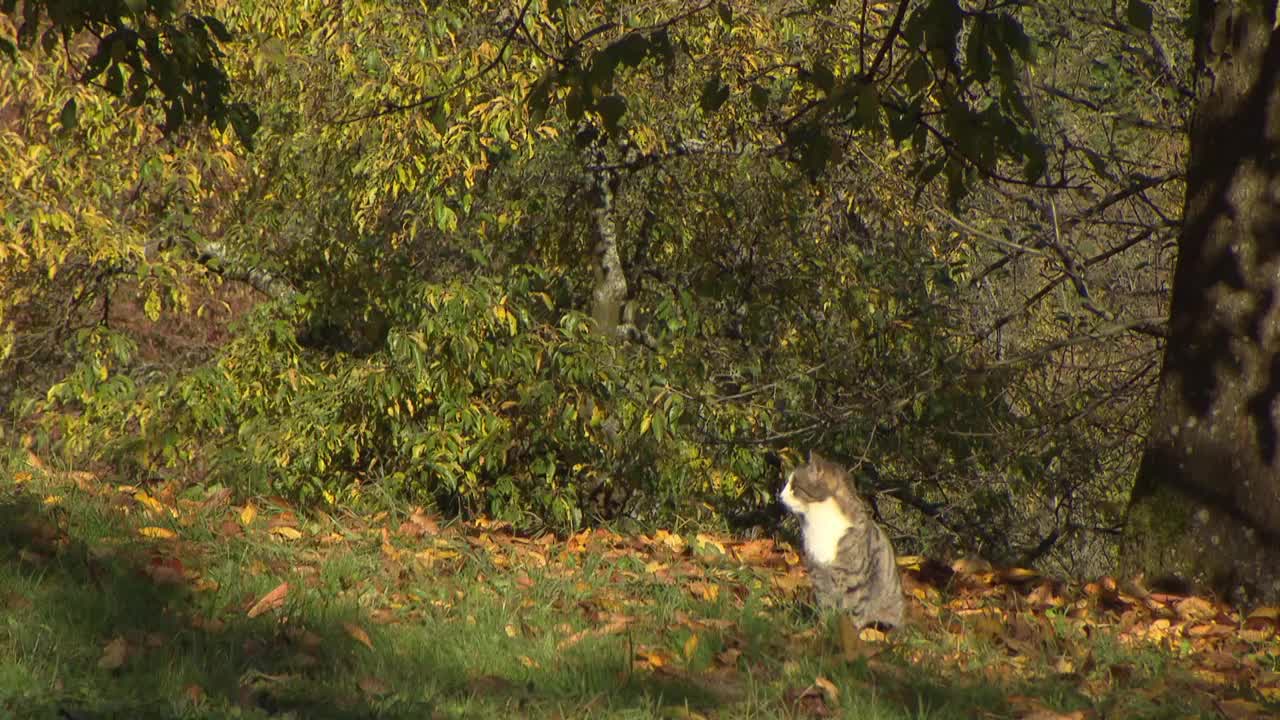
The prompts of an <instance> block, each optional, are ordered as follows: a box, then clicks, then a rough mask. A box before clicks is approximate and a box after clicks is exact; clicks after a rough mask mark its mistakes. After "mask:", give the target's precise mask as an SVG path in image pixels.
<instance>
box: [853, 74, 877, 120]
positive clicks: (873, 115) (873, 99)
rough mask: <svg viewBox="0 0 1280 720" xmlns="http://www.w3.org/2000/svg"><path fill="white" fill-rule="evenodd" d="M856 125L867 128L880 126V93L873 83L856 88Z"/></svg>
mask: <svg viewBox="0 0 1280 720" xmlns="http://www.w3.org/2000/svg"><path fill="white" fill-rule="evenodd" d="M857 120H858V125H859V126H861V127H864V128H868V129H877V128H879V127H880V93H879V92H877V91H876V86H875V85H874V84H873V83H863V84H862V85H861V86H860V87H859V88H858V114H857Z"/></svg>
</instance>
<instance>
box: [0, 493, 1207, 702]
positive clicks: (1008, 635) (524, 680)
mask: <svg viewBox="0 0 1280 720" xmlns="http://www.w3.org/2000/svg"><path fill="white" fill-rule="evenodd" d="M22 479H23V482H22V483H21V484H17V485H15V484H13V483H12V482H10V481H9V480H8V479H6V480H4V481H0V482H3V484H0V538H2V539H3V541H4V542H3V545H0V716H3V717H10V716H13V717H19V718H23V717H31V718H42V717H56V716H57V714H58V713H59V712H64V713H68V714H70V715H71V716H72V717H81V716H84V717H93V718H99V717H166V718H168V717H173V718H186V717H191V718H195V717H201V718H204V717H215V718H216V717H299V718H310V717H321V718H327V717H334V718H345V717H351V718H356V717H388V718H463V717H467V718H471V717H533V718H561V717H588V716H589V717H603V718H658V717H664V718H700V717H706V718H713V717H718V718H791V717H810V716H817V715H820V714H822V713H827V714H829V715H830V716H835V717H857V718H868V719H870V720H890V719H897V718H911V719H913V720H916V719H921V718H927V719H941V718H970V717H975V716H983V717H993V718H1001V717H1007V718H1015V717H1022V716H1025V715H1027V714H1028V713H1030V712H1032V711H1033V710H1034V711H1042V712H1046V713H1047V712H1055V713H1059V714H1060V716H1061V717H1064V718H1070V717H1077V716H1075V715H1073V714H1072V713H1076V712H1081V713H1084V712H1088V713H1092V714H1091V715H1079V716H1078V717H1101V716H1106V717H1126V718H1162V717H1195V716H1198V715H1199V716H1204V717H1212V716H1213V715H1212V708H1213V706H1212V702H1211V701H1212V699H1213V697H1212V695H1211V694H1209V693H1206V692H1205V691H1204V690H1203V688H1199V687H1198V686H1196V685H1195V683H1194V681H1193V679H1192V677H1191V675H1190V673H1189V672H1188V668H1187V666H1186V663H1185V662H1183V660H1185V659H1180V658H1179V657H1177V655H1176V654H1171V653H1169V652H1165V651H1160V650H1158V649H1155V648H1152V647H1151V646H1136V647H1135V646H1132V645H1127V644H1124V643H1120V642H1118V641H1116V640H1115V638H1114V637H1113V636H1112V635H1110V634H1108V633H1106V632H1094V633H1091V634H1090V635H1089V636H1088V637H1086V636H1085V634H1084V633H1083V632H1081V631H1079V628H1078V625H1073V624H1072V623H1073V622H1076V621H1068V619H1067V618H1066V617H1065V616H1062V615H1061V614H1060V613H1059V614H1057V615H1054V613H1052V612H1051V613H1050V615H1053V617H1048V618H1042V620H1041V621H1038V622H1040V624H1038V625H1036V628H1037V629H1036V631H1035V633H1034V634H1030V635H1027V637H1025V638H1021V636H1019V635H1018V633H1017V632H1014V631H1013V630H1011V629H1009V628H1011V627H1013V626H1012V625H1008V624H1002V623H1001V622H996V623H994V624H993V622H992V621H990V620H980V619H978V618H979V616H978V615H973V614H963V613H953V612H951V611H950V610H949V609H947V607H946V606H945V603H946V602H947V596H946V595H945V588H944V595H942V596H940V597H938V598H937V599H935V600H932V601H930V602H931V603H934V604H933V605H931V606H930V607H931V608H932V610H931V611H930V612H925V611H924V609H923V608H922V607H921V606H919V605H918V604H917V610H918V612H917V613H916V618H915V622H914V623H913V625H912V626H911V627H908V628H905V629H901V630H898V631H895V632H894V633H891V636H890V640H891V642H888V643H882V642H868V643H863V644H860V645H858V646H856V647H848V646H847V643H845V642H842V641H840V640H839V639H838V636H839V632H838V623H837V622H835V621H834V620H833V619H832V618H828V617H823V616H821V615H819V614H817V613H815V612H814V611H813V609H812V608H811V607H810V606H808V604H807V603H808V600H807V594H806V591H805V590H804V589H803V588H800V589H799V590H798V591H795V592H793V591H791V590H788V589H787V586H786V585H785V584H783V585H778V584H777V583H775V582H774V579H775V577H776V576H777V574H778V573H780V572H785V571H786V568H785V567H777V566H775V565H776V564H777V563H782V562H783V560H782V558H784V557H785V556H784V555H783V554H780V553H777V552H776V551H772V552H773V553H774V554H773V555H771V556H770V557H771V558H772V559H771V560H770V562H773V563H775V565H768V564H767V563H766V564H758V563H757V564H753V563H749V562H745V561H739V560H738V559H735V558H734V557H733V556H731V555H726V554H725V551H724V548H723V547H721V548H716V547H715V546H714V543H711V544H707V543H703V544H699V542H698V541H695V540H693V538H692V535H690V536H689V537H683V536H682V537H675V536H661V535H657V534H653V533H650V534H649V535H628V536H619V535H613V534H610V533H606V534H603V535H600V536H598V539H599V540H600V541H599V542H596V541H595V540H592V539H591V537H587V536H584V537H586V539H582V538H578V539H575V540H570V541H568V542H566V540H565V539H564V538H560V539H555V538H542V539H532V538H530V539H522V538H516V537H512V536H511V535H510V534H509V533H507V532H505V531H504V530H503V529H501V528H494V527H479V526H461V525H455V526H453V527H447V526H446V527H445V528H443V529H441V528H439V527H432V528H431V531H430V532H427V531H416V530H414V529H413V528H412V527H409V528H408V530H405V529H404V528H401V524H402V523H405V522H406V521H407V520H409V519H410V515H409V513H408V512H407V510H404V509H400V510H398V511H384V512H382V513H377V514H368V515H361V516H358V517H357V516H336V517H329V516H325V515H317V516H314V517H312V518H310V519H308V518H306V517H299V513H297V511H296V510H292V509H288V508H284V507H282V506H280V505H278V504H275V503H273V502H271V501H270V500H267V499H262V498H258V499H252V500H248V501H245V500H237V501H235V502H232V501H231V499H230V498H229V497H227V496H226V495H225V494H223V495H220V494H218V493H213V494H212V495H213V498H214V500H213V501H210V500H209V494H207V493H194V494H191V495H190V497H188V500H189V502H185V503H184V502H177V501H173V502H169V501H164V502H161V501H158V500H157V501H156V502H157V503H159V506H156V505H152V504H150V502H149V501H144V500H139V499H138V497H137V496H136V492H137V491H138V490H141V491H143V492H148V493H149V495H148V497H152V496H153V495H162V494H163V493H162V492H161V491H160V490H159V489H152V490H151V491H148V490H146V489H134V491H133V492H130V493H122V492H120V491H119V489H118V488H112V487H110V486H107V485H105V484H104V485H101V486H100V487H96V488H94V487H89V488H84V487H77V486H76V484H75V483H74V482H71V481H70V480H68V479H66V478H59V477H58V476H57V475H56V474H54V475H44V474H40V473H28V474H27V475H24V476H22ZM201 502H203V503H204V504H203V505H202V504H200V503H201ZM247 505H252V506H253V511H252V512H246V511H245V507H246V506H247ZM157 508H159V509H157ZM142 527H164V528H168V529H171V530H172V532H173V533H174V537H172V538H157V537H144V536H143V535H141V534H140V533H139V528H142ZM281 527H285V528H290V529H291V530H290V531H289V532H284V531H281V530H280V529H279V528H281ZM295 531H296V532H295ZM723 540H724V542H725V543H730V544H731V541H730V540H729V539H727V538H724V539H723ZM722 545H723V543H722ZM769 547H772V545H771V544H770V545H769ZM794 560H795V558H794V557H793V558H792V560H791V561H787V562H792V561H794ZM281 583H287V584H288V589H287V591H285V592H284V593H283V595H282V596H281V598H280V600H279V602H278V603H275V604H268V606H267V607H265V608H263V609H262V611H261V612H260V613H256V616H255V617H250V616H249V615H250V611H249V609H250V608H252V607H254V606H255V605H259V604H261V603H262V601H263V598H264V597H265V596H269V594H271V593H272V591H273V590H278V588H279V587H280V585H281ZM992 617H997V616H995V615H993V616H992ZM120 643H123V646H124V647H125V648H126V651H125V652H124V653H123V655H122V656H117V657H112V646H113V644H115V645H116V649H117V650H118V649H119V646H120V645H119V644H120ZM1067 660H1070V662H1071V664H1066V663H1067ZM290 713H292V714H291V715H290ZM1099 713H1101V714H1099ZM1045 717H1053V716H1052V715H1045Z"/></svg>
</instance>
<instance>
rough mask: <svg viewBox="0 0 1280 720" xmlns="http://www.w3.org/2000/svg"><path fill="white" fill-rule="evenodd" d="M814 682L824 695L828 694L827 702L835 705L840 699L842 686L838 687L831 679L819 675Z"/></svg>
mask: <svg viewBox="0 0 1280 720" xmlns="http://www.w3.org/2000/svg"><path fill="white" fill-rule="evenodd" d="M813 684H814V686H815V687H817V688H818V689H819V690H821V691H822V694H823V695H826V696H827V702H829V703H831V704H833V705H834V704H835V703H836V702H837V701H838V700H839V699H840V688H838V687H836V684H835V683H833V682H831V681H830V680H828V679H826V678H824V677H822V676H821V675H819V676H818V677H817V678H816V679H815V680H814V681H813Z"/></svg>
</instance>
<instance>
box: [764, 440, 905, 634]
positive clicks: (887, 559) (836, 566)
mask: <svg viewBox="0 0 1280 720" xmlns="http://www.w3.org/2000/svg"><path fill="white" fill-rule="evenodd" d="M778 498H779V499H780V500H781V501H782V504H783V505H785V506H786V508H787V509H788V510H790V511H791V512H793V513H796V514H797V515H801V516H802V517H803V519H804V554H805V559H806V560H807V565H808V566H809V576H810V578H811V579H812V581H813V589H814V593H815V594H816V595H817V598H818V605H819V606H821V607H824V608H835V609H838V610H841V611H844V612H847V613H849V615H850V616H851V619H852V620H853V623H854V625H855V626H856V627H863V626H866V625H869V624H871V623H880V624H882V625H893V626H899V625H902V617H903V613H904V611H905V609H906V604H905V601H904V600H903V596H902V581H901V580H900V579H899V578H898V566H897V562H896V560H895V559H894V554H893V545H892V544H891V543H890V542H889V536H888V535H885V532H884V530H883V529H882V528H881V527H880V526H879V525H877V524H876V523H875V520H873V519H872V517H871V512H870V509H869V508H868V507H867V504H866V502H864V501H863V500H862V498H860V497H858V494H857V492H856V491H855V490H854V487H853V480H852V478H850V477H849V473H848V472H846V471H845V469H844V468H842V467H840V466H839V465H837V464H835V463H833V462H830V461H829V460H826V459H825V458H823V457H822V456H821V455H819V454H818V453H816V452H810V453H809V464H808V465H804V466H802V467H798V468H796V469H794V470H792V471H791V473H790V474H788V475H787V483H786V485H785V486H784V487H783V488H782V492H781V493H779V495H778Z"/></svg>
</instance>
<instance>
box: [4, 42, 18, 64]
mask: <svg viewBox="0 0 1280 720" xmlns="http://www.w3.org/2000/svg"><path fill="white" fill-rule="evenodd" d="M0 53H4V54H5V55H8V56H9V59H10V60H17V59H18V48H17V47H15V46H14V44H13V43H11V42H9V41H8V40H6V39H4V38H0Z"/></svg>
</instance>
